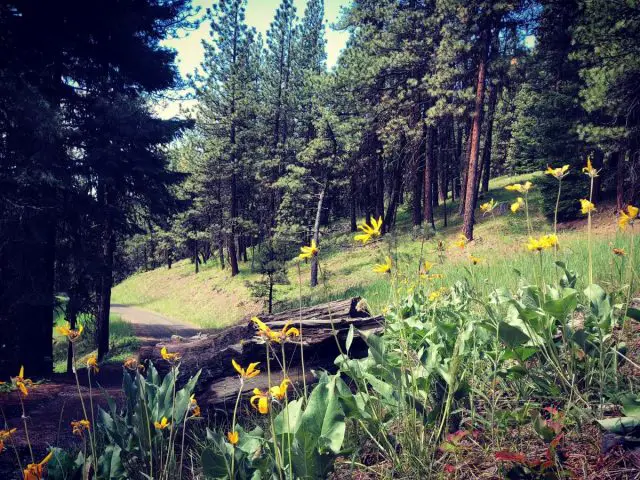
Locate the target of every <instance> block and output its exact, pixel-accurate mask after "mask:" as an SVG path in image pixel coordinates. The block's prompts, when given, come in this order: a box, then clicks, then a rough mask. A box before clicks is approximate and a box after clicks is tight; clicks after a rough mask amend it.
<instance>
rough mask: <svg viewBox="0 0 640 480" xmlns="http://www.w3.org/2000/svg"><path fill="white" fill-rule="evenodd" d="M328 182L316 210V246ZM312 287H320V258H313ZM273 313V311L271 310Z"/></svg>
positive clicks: (318, 242)
mask: <svg viewBox="0 0 640 480" xmlns="http://www.w3.org/2000/svg"><path fill="white" fill-rule="evenodd" d="M327 184H328V180H325V182H324V185H323V186H322V190H320V196H319V197H318V206H317V208H316V220H315V222H314V224H313V240H314V241H315V242H316V245H320V218H321V216H322V204H323V202H324V195H325V192H326V190H327ZM310 285H311V287H312V288H313V287H315V286H317V285H318V256H317V255H316V256H313V257H312V258H311V281H310ZM269 313H271V310H269Z"/></svg>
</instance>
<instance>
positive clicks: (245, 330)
mask: <svg viewBox="0 0 640 480" xmlns="http://www.w3.org/2000/svg"><path fill="white" fill-rule="evenodd" d="M260 319H261V320H262V321H263V322H264V323H266V324H267V325H268V326H269V328H271V329H272V330H280V329H282V328H283V327H284V326H285V325H287V324H290V325H291V326H292V327H296V328H298V329H300V331H301V337H300V338H297V337H292V338H291V339H290V340H289V341H286V342H284V343H283V344H273V345H272V347H273V348H271V356H270V364H271V377H272V378H271V380H272V383H273V384H276V383H280V381H281V380H282V378H283V375H282V363H283V360H284V362H286V365H287V372H288V377H289V379H290V380H291V381H292V384H293V388H294V389H296V390H299V389H300V388H301V386H300V383H301V380H302V368H301V355H300V351H301V348H300V347H301V342H302V346H303V350H304V363H305V372H306V374H307V377H306V380H307V383H312V382H313V381H314V377H313V374H312V370H314V369H320V368H324V369H328V370H331V369H332V367H333V366H334V360H335V358H336V357H337V356H338V355H339V353H340V349H339V348H338V343H339V344H340V346H341V348H342V349H344V346H345V340H346V336H347V332H348V330H349V328H350V326H351V325H353V327H354V328H356V329H358V330H362V331H372V332H379V331H381V330H382V328H383V324H384V319H383V317H381V316H373V317H372V316H371V315H370V313H369V312H368V310H367V308H366V305H365V304H364V302H362V301H361V300H360V298H352V299H347V300H340V301H334V302H329V303H324V304H321V305H315V306H313V307H307V308H304V309H302V310H289V311H286V312H282V313H278V314H275V315H263V316H260ZM256 332H257V330H256V327H255V325H254V324H253V322H251V321H250V319H249V318H247V319H245V320H244V321H243V322H241V323H240V324H238V325H234V326H232V327H228V328H225V329H222V330H219V331H216V332H214V333H208V334H205V335H197V336H195V337H191V338H186V339H182V338H173V339H172V340H171V341H168V342H165V343H160V344H157V345H156V346H155V347H145V348H143V349H142V350H141V354H140V360H141V361H147V360H151V361H153V363H154V365H155V366H156V368H157V369H158V370H159V371H160V373H166V372H167V371H168V370H169V368H170V365H169V364H168V363H167V362H166V361H164V360H163V359H162V357H161V355H160V349H161V347H163V346H166V347H167V349H168V350H169V351H170V352H172V353H179V354H180V356H181V360H180V375H179V383H182V382H185V381H186V380H187V379H188V378H189V377H191V376H193V375H194V374H195V373H196V372H197V371H198V370H201V374H200V379H199V381H198V385H197V386H196V395H197V397H198V400H199V401H200V404H201V405H202V406H205V405H206V406H208V407H209V408H214V409H218V408H220V409H223V410H228V409H229V408H233V402H234V401H235V396H236V395H237V393H238V387H239V381H238V377H237V373H236V372H235V370H234V369H233V367H232V365H231V360H232V359H235V360H236V361H237V362H238V363H239V364H241V365H242V366H244V367H246V366H247V365H249V363H251V362H260V366H259V367H258V368H260V369H261V371H262V373H261V374H260V375H258V376H257V377H255V378H252V379H250V380H248V381H245V383H244V386H243V391H244V392H247V393H248V392H250V391H251V390H253V389H254V388H260V389H266V388H267V387H268V378H267V374H266V357H265V353H266V347H265V345H264V344H263V343H262V342H261V341H260V339H259V338H258V337H257V336H256ZM283 350H284V352H283ZM366 352H367V348H366V344H365V343H364V341H363V340H362V339H361V338H360V337H359V336H358V335H356V336H355V337H354V340H353V343H352V345H351V350H350V356H352V357H354V358H358V357H362V356H365V355H366Z"/></svg>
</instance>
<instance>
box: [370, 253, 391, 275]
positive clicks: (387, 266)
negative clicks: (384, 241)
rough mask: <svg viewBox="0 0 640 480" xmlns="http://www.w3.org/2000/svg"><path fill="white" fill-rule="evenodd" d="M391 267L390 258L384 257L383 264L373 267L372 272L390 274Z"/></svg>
mask: <svg viewBox="0 0 640 480" xmlns="http://www.w3.org/2000/svg"><path fill="white" fill-rule="evenodd" d="M392 266H393V265H392V263H391V257H385V262H384V263H379V264H378V265H375V266H374V267H373V271H374V272H376V273H390V272H391V267H392Z"/></svg>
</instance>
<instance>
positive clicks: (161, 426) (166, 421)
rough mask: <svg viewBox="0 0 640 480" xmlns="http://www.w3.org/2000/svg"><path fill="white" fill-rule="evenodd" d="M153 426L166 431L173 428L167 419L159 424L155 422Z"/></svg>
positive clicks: (163, 419)
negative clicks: (170, 427)
mask: <svg viewBox="0 0 640 480" xmlns="http://www.w3.org/2000/svg"><path fill="white" fill-rule="evenodd" d="M153 426H154V427H156V428H157V429H158V430H164V429H165V428H167V427H169V426H171V423H169V420H167V417H162V419H161V420H160V421H159V422H153Z"/></svg>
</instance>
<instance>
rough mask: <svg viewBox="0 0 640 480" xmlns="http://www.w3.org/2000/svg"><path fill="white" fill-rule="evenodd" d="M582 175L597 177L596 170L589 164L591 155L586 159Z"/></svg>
mask: <svg viewBox="0 0 640 480" xmlns="http://www.w3.org/2000/svg"><path fill="white" fill-rule="evenodd" d="M582 173H584V174H585V175H587V176H589V177H591V178H596V177H597V176H598V170H596V169H595V168H593V165H592V164H591V155H589V156H588V157H587V166H586V167H583V168H582Z"/></svg>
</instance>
